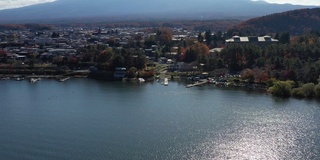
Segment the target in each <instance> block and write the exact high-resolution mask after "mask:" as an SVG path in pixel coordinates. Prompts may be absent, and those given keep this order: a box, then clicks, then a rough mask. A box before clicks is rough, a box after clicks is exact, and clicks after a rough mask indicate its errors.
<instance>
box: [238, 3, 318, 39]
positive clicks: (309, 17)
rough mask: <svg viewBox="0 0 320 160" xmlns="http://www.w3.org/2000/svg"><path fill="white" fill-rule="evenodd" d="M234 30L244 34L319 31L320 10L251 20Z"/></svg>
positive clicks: (304, 10) (293, 11)
mask: <svg viewBox="0 0 320 160" xmlns="http://www.w3.org/2000/svg"><path fill="white" fill-rule="evenodd" d="M234 30H237V31H240V32H242V33H244V34H250V33H258V34H265V33H281V32H289V33H291V34H301V33H303V32H308V31H312V30H313V31H320V8H312V9H299V10H292V11H287V12H282V13H276V14H271V15H267V16H262V17H258V18H253V19H250V20H247V21H244V22H241V23H240V24H239V25H237V26H236V27H235V28H234Z"/></svg>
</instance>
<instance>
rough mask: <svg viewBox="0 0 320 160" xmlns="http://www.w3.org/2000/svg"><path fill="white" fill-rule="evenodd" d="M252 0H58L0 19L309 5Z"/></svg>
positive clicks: (257, 12) (232, 13)
mask: <svg viewBox="0 0 320 160" xmlns="http://www.w3.org/2000/svg"><path fill="white" fill-rule="evenodd" d="M309 7H312V6H299V5H290V4H282V5H280V4H270V3H266V2H262V1H251V0H90V1H85V0H57V1H55V2H52V3H44V4H37V5H32V6H28V7H23V8H16V9H7V10H1V11H0V23H35V22H41V21H46V22H50V21H53V22H59V21H61V20H63V19H74V18H76V19H82V18H85V19H91V18H101V19H104V20H110V21H122V20H157V19H161V20H174V19H180V20H181V19H195V20H199V19H224V18H250V17H256V16H263V15H267V14H271V13H276V12H283V11H288V10H293V9H300V8H309Z"/></svg>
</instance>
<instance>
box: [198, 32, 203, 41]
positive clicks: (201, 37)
mask: <svg viewBox="0 0 320 160" xmlns="http://www.w3.org/2000/svg"><path fill="white" fill-rule="evenodd" d="M203 39H204V38H203V35H202V33H201V32H199V35H198V42H200V43H202V42H203Z"/></svg>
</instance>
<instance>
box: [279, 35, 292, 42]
mask: <svg viewBox="0 0 320 160" xmlns="http://www.w3.org/2000/svg"><path fill="white" fill-rule="evenodd" d="M279 43H281V44H289V43H290V33H289V32H284V33H281V35H280V36H279Z"/></svg>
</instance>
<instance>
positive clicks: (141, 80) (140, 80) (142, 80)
mask: <svg viewBox="0 0 320 160" xmlns="http://www.w3.org/2000/svg"><path fill="white" fill-rule="evenodd" d="M145 81H146V80H144V79H143V78H138V82H145Z"/></svg>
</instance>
